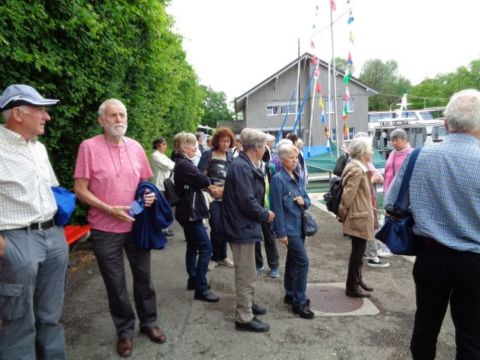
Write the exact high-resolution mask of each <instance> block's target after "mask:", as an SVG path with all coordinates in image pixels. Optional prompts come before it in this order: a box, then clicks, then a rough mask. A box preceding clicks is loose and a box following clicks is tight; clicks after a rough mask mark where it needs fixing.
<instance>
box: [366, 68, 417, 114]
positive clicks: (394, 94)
mask: <svg viewBox="0 0 480 360" xmlns="http://www.w3.org/2000/svg"><path fill="white" fill-rule="evenodd" d="M359 79H360V80H361V81H362V82H364V83H365V84H367V85H368V86H370V87H371V88H373V89H375V90H377V91H379V92H380V94H379V95H376V96H372V97H371V98H370V101H369V110H388V109H389V108H390V107H391V106H393V105H395V104H396V103H397V102H398V101H399V100H400V98H401V97H402V95H403V94H404V93H405V92H408V91H409V89H410V88H411V83H410V81H409V80H407V79H406V78H404V77H402V76H400V75H399V74H398V64H397V62H396V61H394V60H389V61H386V62H385V63H383V62H382V61H381V60H378V59H375V60H369V61H367V62H365V64H364V65H363V67H362V71H361V73H360V76H359Z"/></svg>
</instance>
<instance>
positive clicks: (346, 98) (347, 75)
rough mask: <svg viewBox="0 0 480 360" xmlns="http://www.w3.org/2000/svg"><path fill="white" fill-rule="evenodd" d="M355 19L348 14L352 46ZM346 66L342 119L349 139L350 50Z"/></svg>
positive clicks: (351, 11) (351, 62)
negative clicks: (352, 28)
mask: <svg viewBox="0 0 480 360" xmlns="http://www.w3.org/2000/svg"><path fill="white" fill-rule="evenodd" d="M347 5H350V0H347ZM354 20H355V18H354V17H353V10H352V9H350V12H349V14H348V18H347V26H348V27H349V31H348V32H349V40H350V44H351V45H353V44H354V41H353V32H352V30H351V26H352V23H353V22H354ZM346 64H347V68H346V69H345V74H344V76H343V83H344V84H345V95H344V96H343V104H342V119H343V135H344V136H345V137H347V138H348V136H349V135H350V128H349V126H348V119H349V112H350V111H349V110H350V109H349V104H350V89H349V83H350V77H351V73H352V67H353V60H352V53H351V51H350V50H349V51H348V56H347V59H346Z"/></svg>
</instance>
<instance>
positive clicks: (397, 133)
mask: <svg viewBox="0 0 480 360" xmlns="http://www.w3.org/2000/svg"><path fill="white" fill-rule="evenodd" d="M390 139H392V140H393V139H401V140H407V139H408V135H407V132H406V131H405V130H403V129H395V130H393V131H392V133H391V134H390Z"/></svg>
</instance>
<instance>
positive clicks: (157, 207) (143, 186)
mask: <svg viewBox="0 0 480 360" xmlns="http://www.w3.org/2000/svg"><path fill="white" fill-rule="evenodd" d="M147 189H148V190H150V191H151V192H153V193H154V194H155V201H154V202H153V204H152V206H150V207H145V208H144V210H143V211H142V212H141V213H140V214H138V215H135V221H134V223H133V228H132V239H133V242H134V243H135V244H136V245H137V247H138V248H139V249H144V250H149V249H163V248H164V246H165V244H166V243H167V239H166V237H165V235H164V234H163V231H162V229H165V228H167V227H168V226H170V225H171V224H172V222H173V212H172V208H171V207H170V204H169V203H168V202H167V200H166V199H165V197H164V196H163V194H162V193H161V192H160V190H159V189H158V188H157V187H156V186H155V185H153V184H152V183H149V182H147V181H142V182H141V183H140V184H138V186H137V191H136V192H135V199H143V194H144V192H145V190H147Z"/></svg>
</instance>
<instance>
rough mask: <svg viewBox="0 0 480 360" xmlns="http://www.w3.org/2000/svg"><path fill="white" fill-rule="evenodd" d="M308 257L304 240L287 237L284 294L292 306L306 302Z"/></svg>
mask: <svg viewBox="0 0 480 360" xmlns="http://www.w3.org/2000/svg"><path fill="white" fill-rule="evenodd" d="M307 275H308V256H307V251H306V249H305V238H302V237H297V236H289V237H288V246H287V260H286V262H285V279H284V287H285V294H286V296H288V297H291V298H292V300H293V304H294V305H303V304H305V303H306V302H307V300H308V299H307V294H306V291H307Z"/></svg>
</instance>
